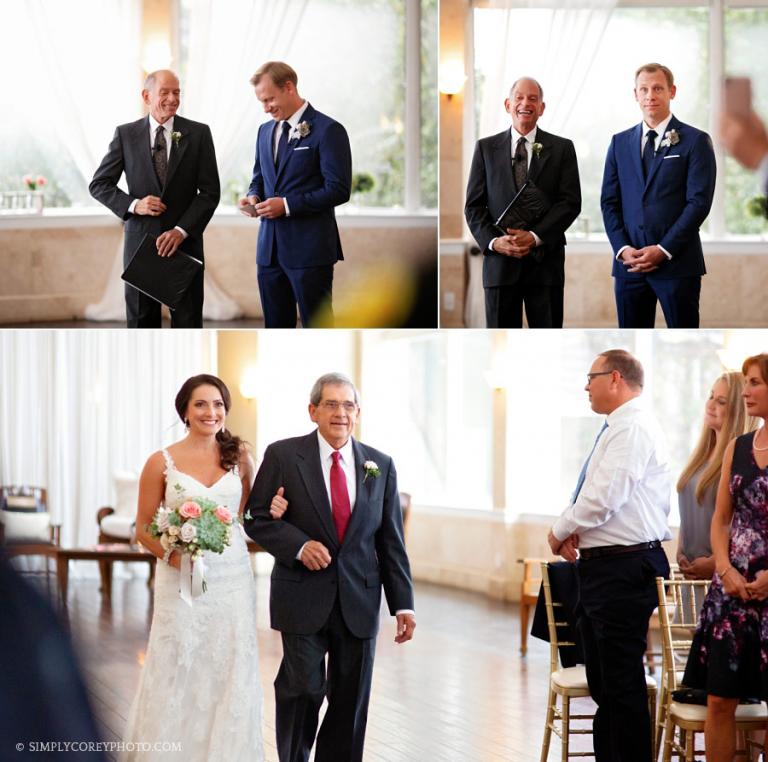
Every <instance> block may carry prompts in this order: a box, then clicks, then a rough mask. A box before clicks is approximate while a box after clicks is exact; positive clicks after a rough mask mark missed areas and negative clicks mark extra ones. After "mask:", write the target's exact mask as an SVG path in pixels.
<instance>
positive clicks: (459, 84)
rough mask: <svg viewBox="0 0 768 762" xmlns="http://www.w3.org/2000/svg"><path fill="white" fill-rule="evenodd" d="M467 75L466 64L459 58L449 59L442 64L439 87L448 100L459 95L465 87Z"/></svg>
mask: <svg viewBox="0 0 768 762" xmlns="http://www.w3.org/2000/svg"><path fill="white" fill-rule="evenodd" d="M466 81H467V75H466V74H465V73H464V64H463V62H462V61H459V60H457V59H452V60H447V61H444V62H443V63H442V64H440V74H439V83H438V88H439V90H440V92H441V93H443V95H447V96H448V100H450V99H451V98H453V96H454V95H457V94H458V93H460V92H461V91H462V89H463V88H464V83H465V82H466Z"/></svg>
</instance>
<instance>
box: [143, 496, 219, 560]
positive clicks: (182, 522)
mask: <svg viewBox="0 0 768 762" xmlns="http://www.w3.org/2000/svg"><path fill="white" fill-rule="evenodd" d="M175 489H176V490H177V491H179V492H180V491H181V489H182V488H181V486H180V485H176V487H175ZM233 522H234V518H233V516H232V512H231V511H230V510H229V509H228V508H227V507H225V506H223V505H220V504H219V503H217V502H216V501H215V500H208V499H206V498H201V497H195V498H191V499H188V500H184V501H183V502H182V503H180V504H179V505H178V506H176V507H175V508H168V507H166V506H160V508H158V509H157V513H156V514H155V517H154V519H153V520H152V523H151V524H150V525H149V526H148V527H147V531H148V532H149V534H151V535H152V537H155V538H157V539H159V540H160V544H161V545H162V546H163V549H164V550H168V549H169V548H173V549H174V550H178V551H180V552H182V553H189V554H190V555H191V556H192V558H193V559H194V558H198V557H199V556H200V554H201V553H202V552H203V551H211V552H212V553H223V552H224V548H225V547H226V546H227V545H229V544H230V543H231V542H232V524H233Z"/></svg>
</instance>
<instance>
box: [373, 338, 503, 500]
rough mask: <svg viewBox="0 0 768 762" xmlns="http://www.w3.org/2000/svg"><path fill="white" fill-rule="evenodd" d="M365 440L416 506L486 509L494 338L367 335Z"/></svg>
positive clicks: (491, 465)
mask: <svg viewBox="0 0 768 762" xmlns="http://www.w3.org/2000/svg"><path fill="white" fill-rule="evenodd" d="M362 346H363V350H362V359H363V363H362V366H363V391H364V398H363V412H362V417H361V422H362V426H363V431H362V435H363V439H364V440H366V441H369V442H371V443H372V444H374V445H375V446H376V447H379V448H381V449H382V450H384V451H385V452H387V453H388V454H390V455H392V457H393V458H394V461H395V465H396V467H397V471H398V483H399V485H400V489H401V490H403V491H405V492H409V493H410V494H411V495H412V496H413V499H414V502H415V503H417V504H421V505H424V504H428V505H436V506H448V507H457V508H465V509H490V508H491V507H492V499H491V490H492V488H491V484H492V481H491V477H492V467H493V458H492V453H491V443H492V435H491V425H492V417H491V416H492V413H491V403H492V400H491V394H492V391H491V388H490V386H489V384H488V381H487V379H486V377H485V374H486V372H487V371H488V370H489V369H490V359H491V335H490V333H489V332H487V331H477V332H467V331H459V332H442V333H436V332H434V331H431V332H422V331H378V332H371V331H368V332H366V333H365V334H364V336H363V345H362Z"/></svg>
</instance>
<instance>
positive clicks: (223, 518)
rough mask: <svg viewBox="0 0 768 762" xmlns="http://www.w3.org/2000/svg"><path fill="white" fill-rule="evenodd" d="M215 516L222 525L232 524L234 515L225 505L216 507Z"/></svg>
mask: <svg viewBox="0 0 768 762" xmlns="http://www.w3.org/2000/svg"><path fill="white" fill-rule="evenodd" d="M214 515H215V516H216V518H217V519H218V520H219V521H220V522H221V523H222V524H231V523H232V514H231V513H230V512H229V509H228V508H225V507H224V506H223V505H219V506H217V507H216V510H215V511H214Z"/></svg>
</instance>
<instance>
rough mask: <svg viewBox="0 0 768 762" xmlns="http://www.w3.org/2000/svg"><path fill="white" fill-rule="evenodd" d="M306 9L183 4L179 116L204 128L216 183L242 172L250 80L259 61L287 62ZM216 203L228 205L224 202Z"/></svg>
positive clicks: (234, 1) (294, 0)
mask: <svg viewBox="0 0 768 762" xmlns="http://www.w3.org/2000/svg"><path fill="white" fill-rule="evenodd" d="M307 3H308V0H281V2H279V3H254V2H253V0H228V2H226V3H222V2H220V1H217V2H214V0H188V1H187V2H185V9H186V19H187V21H186V23H187V24H188V26H189V55H188V58H187V60H188V65H187V70H186V71H184V72H182V76H183V82H182V87H183V97H184V110H183V113H187V114H190V117H191V118H193V119H198V120H200V121H203V122H205V123H206V124H208V125H210V127H211V132H212V133H213V140H214V143H215V145H216V159H217V161H218V164H219V173H220V175H221V177H222V179H223V178H227V177H230V176H231V175H232V174H233V173H235V172H236V171H237V170H240V169H242V168H241V167H239V166H237V152H238V150H239V149H240V148H242V146H243V145H244V144H247V145H249V146H253V145H255V142H256V132H255V130H254V129H253V124H252V121H253V120H252V117H253V114H254V111H256V112H258V111H259V110H260V106H259V105H258V104H257V103H256V102H255V97H254V94H253V88H252V87H251V85H250V84H249V80H250V78H251V75H252V74H253V72H254V71H255V70H256V68H257V67H258V66H259V65H260V64H262V63H264V62H265V61H269V60H278V61H280V60H287V59H290V53H291V47H292V45H293V41H294V39H295V37H296V33H297V31H298V29H299V27H300V25H301V22H302V17H303V16H304V11H305V10H306V7H307ZM318 63H319V64H321V62H318ZM248 169H250V167H249V168H248ZM249 179H250V178H249ZM222 201H223V203H231V199H227V198H224V197H222Z"/></svg>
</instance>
